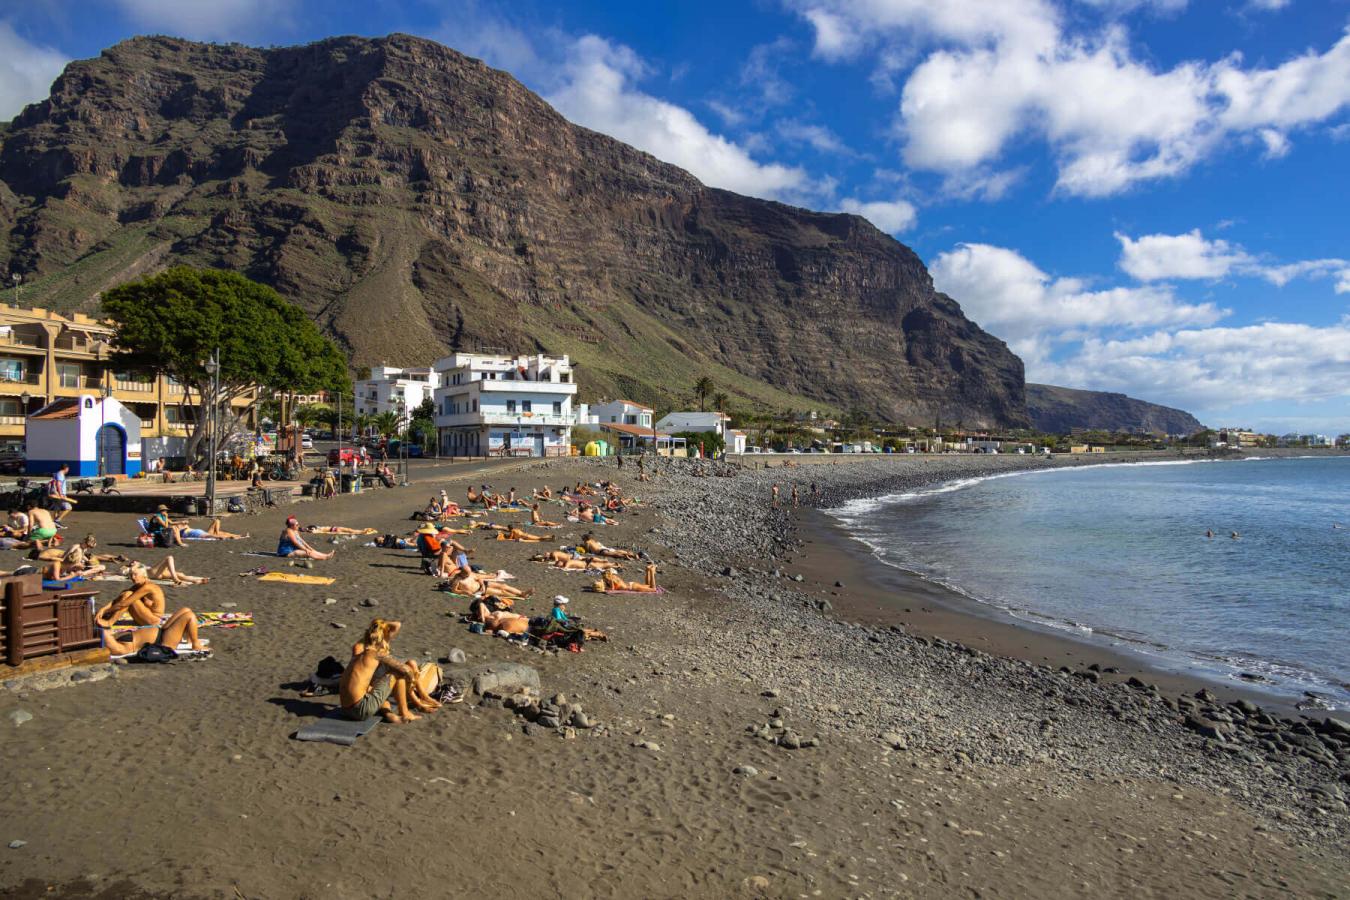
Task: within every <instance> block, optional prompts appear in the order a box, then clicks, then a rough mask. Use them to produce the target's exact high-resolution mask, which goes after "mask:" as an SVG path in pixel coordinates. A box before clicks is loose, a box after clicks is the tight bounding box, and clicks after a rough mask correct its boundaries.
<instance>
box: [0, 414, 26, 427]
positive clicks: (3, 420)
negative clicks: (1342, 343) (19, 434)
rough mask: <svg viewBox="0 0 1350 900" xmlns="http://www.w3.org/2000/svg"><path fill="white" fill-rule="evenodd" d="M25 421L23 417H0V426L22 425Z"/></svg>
mask: <svg viewBox="0 0 1350 900" xmlns="http://www.w3.org/2000/svg"><path fill="white" fill-rule="evenodd" d="M26 421H27V420H26V419H25V418H24V417H23V416H0V425H23V424H24V423H25V422H26Z"/></svg>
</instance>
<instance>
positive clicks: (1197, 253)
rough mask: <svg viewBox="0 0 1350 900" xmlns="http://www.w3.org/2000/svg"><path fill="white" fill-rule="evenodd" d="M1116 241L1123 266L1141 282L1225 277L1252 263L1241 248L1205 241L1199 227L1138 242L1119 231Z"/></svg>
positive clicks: (1154, 235) (1139, 239)
mask: <svg viewBox="0 0 1350 900" xmlns="http://www.w3.org/2000/svg"><path fill="white" fill-rule="evenodd" d="M1116 240H1118V241H1120V267H1121V268H1122V269H1124V270H1125V271H1126V272H1128V273H1129V274H1130V275H1132V276H1133V277H1135V278H1137V279H1139V280H1140V281H1158V280H1161V279H1165V278H1222V277H1223V276H1225V275H1227V274H1228V273H1229V272H1230V271H1232V269H1233V267H1234V266H1237V265H1241V264H1243V263H1249V262H1251V257H1250V256H1248V255H1247V254H1246V253H1245V252H1244V251H1243V250H1242V249H1241V248H1238V247H1235V246H1234V245H1232V244H1230V243H1228V242H1227V241H1223V240H1214V241H1209V240H1206V239H1205V238H1204V236H1203V235H1201V234H1200V229H1198V228H1196V229H1195V230H1193V231H1188V232H1186V233H1185V234H1146V235H1144V236H1142V237H1140V238H1138V239H1133V238H1130V237H1129V236H1128V235H1124V234H1121V233H1119V232H1117V233H1116Z"/></svg>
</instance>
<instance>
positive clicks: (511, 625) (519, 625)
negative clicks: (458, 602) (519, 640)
mask: <svg viewBox="0 0 1350 900" xmlns="http://www.w3.org/2000/svg"><path fill="white" fill-rule="evenodd" d="M469 618H470V619H472V620H473V621H475V622H480V623H482V625H483V628H484V630H486V631H492V632H497V631H505V632H506V633H507V634H524V633H525V632H526V631H528V630H529V628H530V617H529V616H522V615H520V614H519V613H513V612H507V611H505V610H495V611H494V610H491V609H488V605H487V604H486V603H485V602H483V601H482V600H475V601H473V603H471V604H469Z"/></svg>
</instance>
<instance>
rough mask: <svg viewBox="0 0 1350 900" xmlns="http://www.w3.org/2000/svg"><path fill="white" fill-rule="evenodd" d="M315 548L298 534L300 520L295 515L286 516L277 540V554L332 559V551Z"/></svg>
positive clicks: (299, 557)
mask: <svg viewBox="0 0 1350 900" xmlns="http://www.w3.org/2000/svg"><path fill="white" fill-rule="evenodd" d="M335 552H337V551H332V552H329V553H323V552H321V551H319V550H315V549H314V548H313V547H311V546H310V545H309V544H307V543H305V539H304V538H303V537H301V536H300V521H299V520H298V519H296V518H295V516H287V518H286V528H285V529H284V530H283V531H282V532H281V537H280V538H279V539H278V540H277V556H280V557H290V558H296V559H332V558H333V553H335Z"/></svg>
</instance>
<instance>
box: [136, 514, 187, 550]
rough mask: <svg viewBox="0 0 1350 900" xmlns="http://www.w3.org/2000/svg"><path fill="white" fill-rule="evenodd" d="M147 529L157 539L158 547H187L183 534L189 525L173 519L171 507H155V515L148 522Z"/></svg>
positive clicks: (156, 544)
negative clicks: (170, 513) (170, 511)
mask: <svg viewBox="0 0 1350 900" xmlns="http://www.w3.org/2000/svg"><path fill="white" fill-rule="evenodd" d="M145 528H146V530H147V531H149V532H150V536H151V537H153V538H154V539H155V546H156V547H186V546H187V544H185V543H183V532H184V531H186V530H187V523H186V522H180V521H176V520H174V519H171V518H170V517H169V507H167V506H165V505H164V504H163V503H161V504H160V505H159V506H157V507H155V514H154V515H153V516H151V517H150V518H149V519H148V520H147V521H146V523H145Z"/></svg>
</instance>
